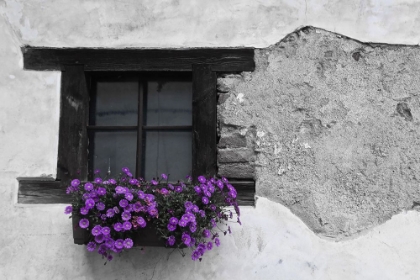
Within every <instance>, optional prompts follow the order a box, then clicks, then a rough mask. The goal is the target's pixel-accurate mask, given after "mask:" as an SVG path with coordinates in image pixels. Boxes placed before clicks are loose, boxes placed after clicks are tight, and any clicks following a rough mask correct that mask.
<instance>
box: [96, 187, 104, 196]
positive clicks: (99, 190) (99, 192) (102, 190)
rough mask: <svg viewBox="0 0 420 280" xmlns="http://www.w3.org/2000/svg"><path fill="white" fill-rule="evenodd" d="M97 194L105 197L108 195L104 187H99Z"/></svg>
mask: <svg viewBox="0 0 420 280" xmlns="http://www.w3.org/2000/svg"><path fill="white" fill-rule="evenodd" d="M96 192H97V193H98V195H100V196H104V195H106V189H105V188H102V187H99V188H98V189H97V190H96Z"/></svg>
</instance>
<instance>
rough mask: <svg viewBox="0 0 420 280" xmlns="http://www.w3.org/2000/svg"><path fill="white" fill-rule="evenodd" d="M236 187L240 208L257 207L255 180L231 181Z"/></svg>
mask: <svg viewBox="0 0 420 280" xmlns="http://www.w3.org/2000/svg"><path fill="white" fill-rule="evenodd" d="M229 183H230V184H231V185H232V186H234V187H235V189H236V191H237V193H238V196H237V197H236V200H237V201H238V204H239V206H255V181H254V180H240V181H239V180H233V179H232V180H229Z"/></svg>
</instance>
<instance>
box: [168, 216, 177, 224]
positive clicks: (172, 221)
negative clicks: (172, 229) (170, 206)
mask: <svg viewBox="0 0 420 280" xmlns="http://www.w3.org/2000/svg"><path fill="white" fill-rule="evenodd" d="M169 223H170V224H173V225H177V224H178V219H177V218H176V217H171V218H170V219H169Z"/></svg>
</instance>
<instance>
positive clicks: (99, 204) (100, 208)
mask: <svg viewBox="0 0 420 280" xmlns="http://www.w3.org/2000/svg"><path fill="white" fill-rule="evenodd" d="M96 209H98V210H99V211H102V210H104V209H105V204H103V202H98V203H96Z"/></svg>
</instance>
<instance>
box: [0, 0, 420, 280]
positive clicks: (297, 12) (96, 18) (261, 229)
mask: <svg viewBox="0 0 420 280" xmlns="http://www.w3.org/2000/svg"><path fill="white" fill-rule="evenodd" d="M419 11H420V3H417V2H416V1H408V0H407V1H373V0H371V1H354V0H351V1H350V0H347V1H337V0H329V1H327V0H318V1H316V0H307V1H291V0H290V1H286V0H284V1H274V0H273V1H251V0H247V1H239V0H237V1H222V0H212V1H182V0H179V1H138V0H131V1H129V0H125V1H107V2H105V1H81V0H74V1H64V0H57V1H42V0H25V1H23V0H20V1H15V0H6V1H4V0H3V1H2V0H0V143H1V145H0V178H1V180H0V213H1V214H0V224H1V225H2V226H3V230H2V231H1V233H0V256H1V257H0V279H134V278H136V279H210V278H211V279H215V278H217V279H418V277H419V275H420V266H419V264H420V259H419V257H418V252H419V251H420V241H419V239H418V234H419V232H420V214H419V213H418V212H415V211H410V212H407V213H400V214H398V215H396V216H394V217H393V218H392V219H391V220H389V221H388V222H386V223H385V224H383V225H380V226H378V227H376V228H374V229H373V230H370V231H368V232H366V233H364V234H363V235H362V236H360V237H357V238H354V239H352V240H348V241H341V242H333V241H329V240H323V239H321V238H319V237H318V236H316V235H315V234H314V233H313V232H312V231H310V230H309V229H308V228H307V227H306V226H305V225H304V224H303V223H302V222H301V221H300V220H299V219H298V218H296V217H295V216H294V215H292V214H291V213H290V211H289V210H288V209H286V208H284V207H283V206H281V205H279V204H277V203H274V202H270V201H268V200H266V199H260V200H259V202H258V204H257V207H256V208H244V209H243V211H242V212H243V224H244V226H243V227H235V229H234V234H233V235H232V236H227V237H224V238H222V240H221V241H222V243H223V246H222V247H220V248H219V249H218V250H214V251H213V252H212V253H211V254H209V256H208V257H206V258H205V259H204V260H203V262H202V263H198V262H197V263H192V261H190V259H188V258H181V257H180V256H179V255H178V254H177V253H176V252H174V253H172V254H170V251H168V250H166V249H146V250H145V251H144V252H142V251H134V252H131V253H128V254H126V255H124V256H123V257H121V258H117V259H116V260H114V261H113V262H111V263H109V264H107V265H106V266H105V267H104V266H103V265H102V264H103V263H102V260H101V259H100V258H98V256H97V255H96V254H89V253H88V252H86V251H85V249H84V248H83V247H81V246H77V245H73V244H72V236H71V229H70V228H71V225H70V221H69V220H68V219H66V217H65V216H64V215H63V214H62V213H63V208H64V205H37V206H28V205H18V204H16V197H17V186H18V185H17V181H16V177H19V176H49V175H51V176H54V174H55V172H56V160H57V158H56V154H57V140H58V139H57V134H58V118H59V84H60V74H59V73H56V72H35V71H23V70H22V58H21V53H20V46H21V45H24V44H29V45H35V46H56V47H80V46H95V47H154V48H156V47H161V48H164V47H184V48H188V47H216V46H224V47H226V46H254V47H265V46H267V45H270V44H273V43H275V42H277V41H279V40H280V39H281V38H283V37H284V36H285V35H286V34H287V33H289V32H291V31H293V30H295V29H296V28H298V27H299V26H303V25H314V26H317V27H321V28H325V29H327V30H331V31H335V32H339V33H343V34H344V35H347V36H350V37H353V38H356V39H359V40H363V41H375V42H387V43H404V44H418V42H419V39H420V35H419V34H420V31H419V30H420V28H419V27H420V21H419V16H418V15H419V14H420V13H419Z"/></svg>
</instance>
